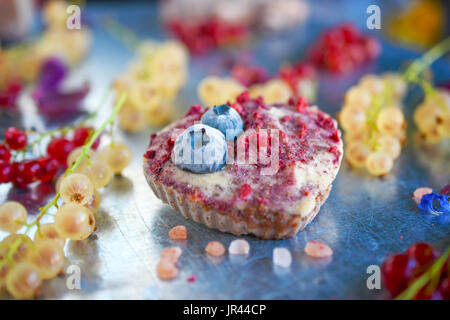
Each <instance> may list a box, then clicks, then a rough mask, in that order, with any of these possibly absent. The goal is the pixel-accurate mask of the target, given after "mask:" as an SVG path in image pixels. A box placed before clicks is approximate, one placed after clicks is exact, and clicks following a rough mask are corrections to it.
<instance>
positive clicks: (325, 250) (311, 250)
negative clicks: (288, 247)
mask: <svg viewBox="0 0 450 320" xmlns="http://www.w3.org/2000/svg"><path fill="white" fill-rule="evenodd" d="M305 252H306V254H307V255H308V256H311V257H313V258H326V257H329V256H331V255H332V254H333V250H332V249H331V248H330V247H329V246H327V245H326V244H324V243H323V242H321V241H319V240H312V241H309V242H308V243H307V244H306V246H305Z"/></svg>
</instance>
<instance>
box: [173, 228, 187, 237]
mask: <svg viewBox="0 0 450 320" xmlns="http://www.w3.org/2000/svg"><path fill="white" fill-rule="evenodd" d="M169 238H170V240H186V239H187V231H186V227H185V226H176V227H173V228H172V229H170V231H169Z"/></svg>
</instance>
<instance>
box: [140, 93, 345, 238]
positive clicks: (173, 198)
mask: <svg viewBox="0 0 450 320" xmlns="http://www.w3.org/2000/svg"><path fill="white" fill-rule="evenodd" d="M342 153H343V147H342V140H341V134H340V132H339V130H338V129H337V124H336V121H335V120H333V119H332V118H331V117H330V116H329V115H328V114H326V113H323V112H322V111H320V110H319V109H318V108H317V107H315V106H307V104H306V101H305V100H304V99H303V98H300V99H298V100H294V99H291V100H290V101H289V103H288V104H286V105H278V104H276V105H266V104H265V103H264V101H263V100H262V99H250V97H249V95H248V93H247V92H244V93H242V94H241V95H240V96H239V97H238V98H237V101H236V102H235V103H234V104H229V105H223V106H215V107H212V108H209V109H208V108H207V109H203V108H202V107H201V106H200V105H194V106H192V107H191V109H190V110H189V111H188V113H187V114H186V115H185V117H184V118H183V119H181V120H179V121H178V122H175V123H173V124H172V125H170V126H168V127H166V128H165V129H163V130H162V131H161V132H159V133H158V134H153V135H152V136H151V140H150V144H149V147H148V150H147V152H146V153H145V155H144V173H145V176H146V178H147V181H148V183H149V185H150V187H151V188H152V190H153V191H154V193H155V194H156V196H157V197H159V198H160V199H161V200H162V201H164V202H166V203H168V204H170V205H171V207H172V208H173V209H174V210H176V211H178V212H180V213H181V214H183V216H185V217H186V218H190V219H193V220H194V221H197V222H199V223H203V224H205V225H207V226H208V227H210V228H215V229H219V230H221V231H223V232H230V233H233V234H235V235H242V234H253V235H255V236H256V237H259V238H263V239H282V238H288V237H293V236H295V235H296V234H297V232H298V231H301V230H303V229H304V228H305V227H306V225H307V224H308V223H310V222H311V221H312V220H313V219H314V217H315V216H316V214H317V213H318V212H319V209H320V207H321V205H322V204H323V203H324V201H325V200H326V199H327V197H328V195H329V193H330V189H331V185H332V182H333V180H334V178H335V177H336V174H337V172H338V170H339V167H340V164H341V159H342Z"/></svg>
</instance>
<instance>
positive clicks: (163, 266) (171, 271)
mask: <svg viewBox="0 0 450 320" xmlns="http://www.w3.org/2000/svg"><path fill="white" fill-rule="evenodd" d="M156 272H157V273H158V277H159V278H160V279H162V280H172V279H174V278H176V277H177V276H178V269H177V267H176V266H175V265H174V264H173V263H170V262H168V261H166V260H161V261H160V262H159V263H158V266H157V267H156Z"/></svg>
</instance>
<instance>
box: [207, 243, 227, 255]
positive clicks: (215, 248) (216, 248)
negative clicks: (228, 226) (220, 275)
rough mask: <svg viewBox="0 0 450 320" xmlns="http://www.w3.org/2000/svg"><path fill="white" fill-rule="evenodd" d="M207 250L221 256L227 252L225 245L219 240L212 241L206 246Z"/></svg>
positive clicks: (210, 253) (211, 253)
mask: <svg viewBox="0 0 450 320" xmlns="http://www.w3.org/2000/svg"><path fill="white" fill-rule="evenodd" d="M205 251H206V253H208V254H209V255H211V256H213V257H220V256H223V255H224V254H225V247H224V246H223V245H222V244H221V243H220V242H218V241H211V242H210V243H208V245H207V246H206V247H205Z"/></svg>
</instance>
